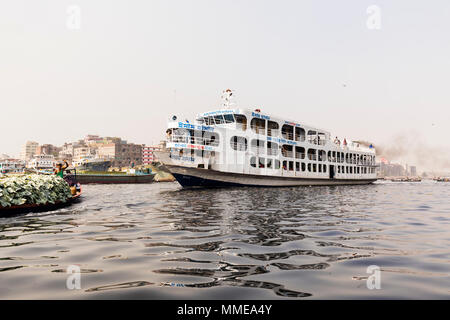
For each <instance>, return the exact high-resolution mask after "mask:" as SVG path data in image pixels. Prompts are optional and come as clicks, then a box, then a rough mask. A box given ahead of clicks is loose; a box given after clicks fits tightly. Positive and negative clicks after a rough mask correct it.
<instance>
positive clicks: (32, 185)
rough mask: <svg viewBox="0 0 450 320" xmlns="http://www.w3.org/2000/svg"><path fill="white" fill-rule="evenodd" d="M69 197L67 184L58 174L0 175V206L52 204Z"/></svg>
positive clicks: (64, 200)
mask: <svg viewBox="0 0 450 320" xmlns="http://www.w3.org/2000/svg"><path fill="white" fill-rule="evenodd" d="M70 197H72V195H71V193H70V188H69V185H68V184H67V183H66V182H65V181H64V179H62V178H61V177H58V176H53V175H38V174H29V175H20V176H5V177H0V207H10V206H16V205H22V204H47V203H51V204H54V203H55V202H57V201H60V202H66V201H67V200H68V199H69V198H70Z"/></svg>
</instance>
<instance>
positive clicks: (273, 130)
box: [267, 120, 280, 137]
mask: <svg viewBox="0 0 450 320" xmlns="http://www.w3.org/2000/svg"><path fill="white" fill-rule="evenodd" d="M279 128H280V126H279V125H278V123H277V122H275V121H270V120H269V121H268V122H267V135H268V136H269V137H278V129H279Z"/></svg>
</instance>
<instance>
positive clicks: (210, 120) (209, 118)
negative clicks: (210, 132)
mask: <svg viewBox="0 0 450 320" xmlns="http://www.w3.org/2000/svg"><path fill="white" fill-rule="evenodd" d="M205 123H206V124H207V125H208V126H213V125H215V124H216V123H215V122H214V118H213V117H207V118H205Z"/></svg>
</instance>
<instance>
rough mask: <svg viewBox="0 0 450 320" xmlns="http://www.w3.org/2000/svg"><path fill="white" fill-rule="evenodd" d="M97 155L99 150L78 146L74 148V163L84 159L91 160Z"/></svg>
mask: <svg viewBox="0 0 450 320" xmlns="http://www.w3.org/2000/svg"><path fill="white" fill-rule="evenodd" d="M96 154H97V149H96V148H92V147H88V146H78V147H74V148H73V157H72V160H73V161H79V160H81V159H83V158H91V157H93V156H95V155H96Z"/></svg>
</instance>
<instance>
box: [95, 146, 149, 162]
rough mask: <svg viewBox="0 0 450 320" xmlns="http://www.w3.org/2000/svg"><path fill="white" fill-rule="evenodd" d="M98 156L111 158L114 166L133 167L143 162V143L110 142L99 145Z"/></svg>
mask: <svg viewBox="0 0 450 320" xmlns="http://www.w3.org/2000/svg"><path fill="white" fill-rule="evenodd" d="M98 157H99V158H104V159H108V160H111V165H112V166H113V167H131V166H137V165H141V164H142V145H140V144H134V143H123V142H122V143H108V144H103V145H100V146H99V147H98Z"/></svg>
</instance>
